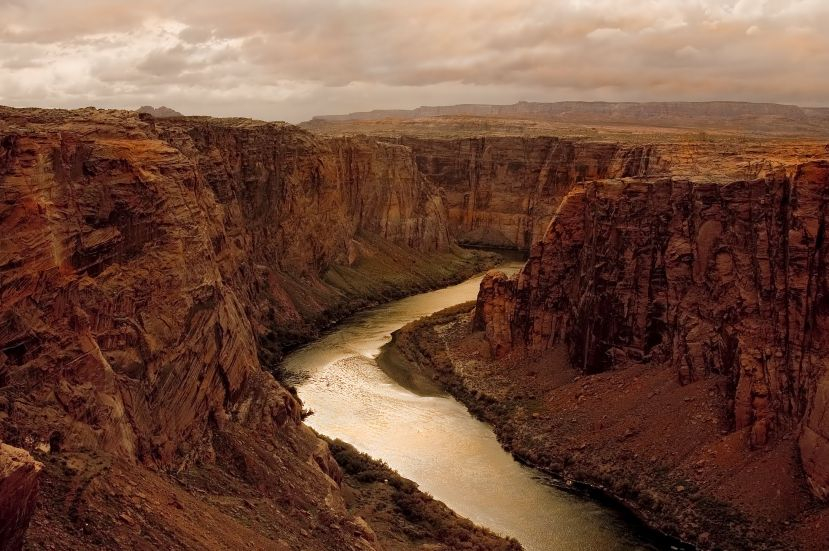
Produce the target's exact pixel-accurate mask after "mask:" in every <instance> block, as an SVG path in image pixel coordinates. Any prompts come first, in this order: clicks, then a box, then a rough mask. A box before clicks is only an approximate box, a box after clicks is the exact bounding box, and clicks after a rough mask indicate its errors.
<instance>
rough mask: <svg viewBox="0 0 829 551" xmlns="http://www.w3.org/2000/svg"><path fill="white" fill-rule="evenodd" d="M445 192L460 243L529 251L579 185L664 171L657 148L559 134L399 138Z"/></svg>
mask: <svg viewBox="0 0 829 551" xmlns="http://www.w3.org/2000/svg"><path fill="white" fill-rule="evenodd" d="M398 143H402V144H404V145H406V146H408V147H410V148H411V149H412V151H413V152H414V154H415V158H416V160H417V166H418V169H419V170H420V172H422V173H423V174H425V175H427V176H428V177H429V178H431V179H432V180H433V181H434V182H436V183H438V184H439V185H440V186H441V188H442V189H443V191H444V194H445V199H446V206H447V209H448V215H449V224H450V228H451V231H452V233H453V234H454V235H455V236H457V238H458V240H459V241H460V242H461V243H465V244H469V245H478V246H488V247H504V248H518V249H523V250H529V248H530V246H531V245H532V244H533V243H535V242H536V241H538V240H539V239H541V237H542V236H543V235H544V230H545V229H546V228H547V225H548V224H549V222H550V219H551V218H552V215H553V213H554V212H555V210H556V208H557V207H558V204H559V202H560V201H561V199H562V198H563V197H564V196H565V195H566V194H567V192H569V191H570V189H571V188H572V187H573V186H574V185H575V184H576V183H577V182H583V181H586V180H596V179H602V178H617V177H618V178H622V177H627V176H644V175H648V174H653V173H658V172H660V171H664V170H665V166H664V163H663V162H661V160H660V158H659V156H658V155H657V153H656V152H655V150H654V148H653V147H650V146H622V145H618V144H614V143H590V142H575V141H570V140H563V139H558V138H547V137H540V138H520V137H482V138H474V139H471V138H469V139H422V138H414V137H403V138H400V139H399V140H398Z"/></svg>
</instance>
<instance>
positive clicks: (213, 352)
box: [0, 108, 474, 549]
mask: <svg viewBox="0 0 829 551" xmlns="http://www.w3.org/2000/svg"><path fill="white" fill-rule="evenodd" d="M0 198H2V202H0V236H2V237H0V240H2V248H1V249H0V388H2V391H1V392H2V397H3V399H4V403H5V404H6V405H7V406H6V407H5V408H4V409H5V413H4V415H3V416H2V419H0V438H2V440H3V441H6V442H9V443H11V444H13V445H16V446H20V447H23V448H25V449H27V450H38V453H40V454H41V457H43V458H46V459H48V462H47V474H48V476H47V480H48V483H47V487H46V491H45V494H46V499H47V500H48V499H52V500H54V501H53V502H52V503H51V504H50V506H49V507H44V510H43V513H42V514H43V515H45V518H41V519H40V520H37V519H36V523H37V526H38V530H39V531H38V534H39V535H38V536H37V537H40V538H43V540H42V541H41V542H43V541H48V540H50V539H51V538H50V536H49V534H50V532H49V530H57V532H56V533H57V534H63V533H70V534H75V535H74V536H73V538H75V539H72V538H66V539H63V540H61V545H62V546H63V547H65V548H73V547H76V548H77V547H83V546H84V545H90V544H95V545H100V546H103V547H107V546H114V547H117V546H118V545H121V544H123V543H124V542H126V541H129V540H130V538H131V537H132V536H131V535H130V534H132V533H134V531H135V530H136V529H139V531H140V530H141V529H143V530H145V531H147V533H149V534H155V535H156V536H155V537H156V538H157V539H156V540H155V543H156V544H158V545H184V546H197V547H198V546H200V545H203V544H205V541H204V540H203V539H200V538H204V537H205V536H204V535H203V534H202V535H200V534H201V532H200V530H202V531H207V532H210V531H211V530H213V532H211V534H212V536H211V537H216V538H219V539H218V540H216V542H218V543H216V545H219V546H221V545H227V546H230V547H233V546H236V545H238V544H239V542H248V541H250V542H253V543H254V544H255V545H261V546H268V545H270V546H273V545H276V547H277V548H281V547H280V546H283V547H284V546H287V545H288V543H291V541H292V538H293V540H296V541H305V542H306V543H304V544H303V545H304V548H307V549H316V548H319V549H335V548H336V549H340V548H342V549H358V548H359V549H363V548H373V547H374V546H375V543H372V538H371V537H370V534H368V533H366V531H365V530H362V529H361V528H360V524H359V522H358V523H357V524H355V521H354V520H353V519H352V518H351V517H350V516H349V514H348V513H347V511H346V509H345V506H344V503H343V500H342V497H341V496H340V494H339V491H338V488H337V485H338V483H339V477H340V473H339V469H338V467H337V465H336V462H335V461H333V460H332V459H331V458H330V456H329V454H328V451H327V448H326V447H325V446H324V445H323V444H321V443H320V441H319V440H317V438H316V437H315V435H313V434H312V433H311V431H310V430H309V429H307V428H306V427H305V426H304V425H303V424H302V423H301V420H300V410H301V404H300V402H299V401H298V399H297V398H296V397H295V396H294V395H292V394H291V393H290V392H289V391H288V390H286V389H284V388H283V387H282V386H280V385H279V383H278V382H277V381H276V380H275V379H274V378H273V377H272V376H271V375H269V374H267V373H266V372H264V371H263V369H262V368H263V367H270V365H268V364H269V363H270V362H271V361H273V360H275V359H276V358H278V356H279V354H280V353H281V350H282V349H283V347H284V346H285V345H286V344H289V341H290V339H294V340H295V339H299V338H307V337H308V336H309V335H311V334H312V333H313V331H312V324H313V325H319V324H324V323H326V322H328V321H330V320H331V319H335V318H336V317H337V316H339V315H342V314H343V313H345V312H348V311H352V310H353V309H355V308H357V307H359V306H361V305H364V304H367V303H370V302H372V301H376V300H379V299H381V298H382V297H383V296H393V295H394V294H396V293H397V294H399V293H401V292H405V290H406V289H416V288H422V287H427V286H430V285H435V284H436V283H438V282H440V281H441V280H442V279H446V278H448V277H450V276H452V275H453V270H454V271H455V272H458V271H459V270H461V269H462V268H463V267H464V266H465V265H467V264H470V263H472V261H473V260H474V259H468V258H462V257H459V256H457V255H456V254H454V252H453V251H454V249H452V247H451V244H450V239H449V234H448V230H447V225H446V221H445V214H444V207H443V204H442V200H441V198H440V197H439V196H438V195H437V194H436V193H435V190H434V188H433V187H432V185H431V184H430V183H429V182H428V180H427V179H426V178H425V177H424V176H422V175H421V174H420V173H419V172H418V171H417V169H416V167H415V165H414V162H413V159H412V157H411V155H410V154H409V152H408V150H406V148H404V147H402V146H396V145H391V144H385V143H378V142H376V141H374V140H370V139H362V140H360V139H355V140H319V139H316V138H314V137H312V136H311V135H309V134H307V133H306V132H304V131H302V130H299V129H297V128H295V127H292V126H290V125H284V124H267V123H258V122H252V121H244V120H224V121H217V120H210V119H203V120H202V119H187V120H185V119H176V120H154V119H152V118H150V117H147V116H144V115H137V114H134V113H128V112H118V111H96V110H93V109H87V110H80V111H72V112H63V111H40V110H15V109H5V108H3V109H2V110H0ZM437 255H441V256H439V257H438V256H437ZM438 258H439V260H440V262H439V264H442V265H443V266H441V267H439V268H436V267H434V266H433V265H432V263H431V261H434V262H435V263H438V262H437V260H438ZM447 262H448V264H447ZM286 335H287V336H286ZM257 342H259V343H260V345H261V346H257ZM263 351H264V355H263ZM44 460H45V459H44ZM144 465H150V466H153V467H154V468H155V469H156V470H154V471H148V470H146V469H144V468H143V467H142V466H144ZM194 469H195V471H194ZM170 472H175V473H178V475H177V476H179V477H181V478H187V477H188V476H190V477H196V475H194V474H193V473H194V472H195V473H199V472H201V473H209V476H207V475H206V474H205V475H204V476H202V477H201V478H199V477H196V478H198V480H196V481H195V482H193V483H194V484H196V483H197V484H201V486H200V487H202V491H205V490H204V484H208V480H214V479H215V480H223V481H224V482H223V484H222V485H221V486H220V488H217V487H213V488H212V489H211V491H215V492H218V493H219V495H221V492H223V491H224V492H227V493H228V495H226V496H225V498H226V499H227V500H228V501H229V502H233V503H238V502H239V500H240V499H241V498H242V494H244V493H245V492H248V493H249V494H250V495H256V496H259V497H262V496H263V495H264V497H266V498H271V499H273V498H275V497H279V496H282V499H289V500H294V502H295V506H294V507H295V508H297V510H298V511H303V513H302V516H301V517H299V518H298V517H296V516H293V517H288V518H283V519H281V520H279V521H278V522H276V521H274V522H273V523H272V524H269V525H261V526H257V528H256V530H255V531H252V530H251V529H249V528H245V527H244V526H243V524H245V525H249V523H242V524H240V523H239V522H235V521H234V519H233V518H231V516H232V515H229V513H227V512H223V511H219V510H218V509H217V505H218V502H217V501H214V502H213V503H212V504H206V503H201V504H200V505H199V504H198V503H196V502H194V500H193V498H192V497H191V496H190V495H189V494H187V495H185V494H184V493H183V492H182V491H181V490H180V489H178V490H177V489H176V488H174V487H171V486H170V480H169V479H167V478H164V476H157V475H156V474H153V473H162V474H163V473H170ZM276 473H278V474H276ZM133 477H137V478H141V479H143V480H145V484H144V486H143V492H144V493H145V494H147V495H145V496H144V498H143V499H139V498H140V493H141V492H139V494H136V491H135V490H132V491H131V490H130V489H129V480H130V479H131V478H133ZM194 480H195V479H194ZM227 488H236V490H234V491H235V492H236V493H235V494H233V493H232V492H231V490H229V489H227ZM66 495H69V497H65V496H66ZM136 495H138V496H139V497H136ZM166 495H173V496H178V497H174V498H173V499H174V500H178V501H176V502H175V503H178V505H176V507H172V508H171V507H169V506H168V504H167V503H166V501H165V502H162V501H163V500H166V499H168V498H167V497H164V496H166ZM215 499H216V500H218V499H220V498H218V497H217V498H215ZM130 500H138V501H137V502H133V503H130ZM297 500H298V501H297ZM182 501H187V503H186V505H187V506H186V507H185V506H184V505H182V503H181V502H182ZM196 501H197V500H196ZM203 501H204V500H203ZM206 501H210V500H206ZM113 502H115V503H117V504H118V505H113ZM297 503H299V504H297ZM174 505H175V504H174ZM197 505H198V506H197ZM165 507H166V508H165ZM64 508H68V509H66V510H64ZM252 508H255V507H253V506H252ZM291 508H292V507H290V506H285V507H283V508H282V509H277V510H276V511H275V512H274V510H273V507H272V506H271V510H267V508H266V514H265V516H264V517H262V514H261V511H260V512H259V513H257V514H256V515H255V517H254V519H258V520H251V521H250V522H251V523H254V524H255V523H256V522H260V524H261V522H262V521H261V519H262V518H272V517H273V515H275V514H277V513H278V514H283V513H284V512H287V511H289V510H290V509H291ZM122 509H125V510H127V511H134V512H137V513H136V514H138V515H139V516H138V517H135V516H131V515H133V513H129V512H127V513H125V514H126V515H127V516H128V517H129V518H126V519H124V518H121V519H120V520H118V519H117V518H115V519H113V511H120V510H122ZM169 509H172V510H173V512H174V513H175V511H176V510H182V509H183V510H185V512H186V514H187V515H188V516H187V518H184V519H182V518H179V517H180V516H181V515H179V514H178V513H176V515H177V516H174V517H171V516H170V513H169V511H168V510H169ZM269 515H270V516H269ZM62 524H65V526H64V528H63V529H58V528H57V527H59V526H61V525H62ZM363 524H364V523H363ZM200 525H201V526H200ZM308 525H313V526H319V527H320V528H319V530H318V533H315V534H314V536H313V537H312V536H309V535H307V533H306V535H303V532H305V528H304V527H305V526H308ZM194 526H195V527H196V528H195V529H194ZM223 526H224V527H226V528H222V527H223ZM138 527H140V528H138ZM218 533H221V535H217V534H218ZM286 540H287V543H286ZM280 541H281V543H280ZM268 542H270V543H268Z"/></svg>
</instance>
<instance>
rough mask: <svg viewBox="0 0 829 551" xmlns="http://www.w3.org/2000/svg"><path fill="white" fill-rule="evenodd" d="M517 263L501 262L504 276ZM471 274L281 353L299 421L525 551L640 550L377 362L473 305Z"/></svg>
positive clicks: (443, 398) (456, 409)
mask: <svg viewBox="0 0 829 551" xmlns="http://www.w3.org/2000/svg"><path fill="white" fill-rule="evenodd" d="M520 267H521V264H520V263H518V262H509V263H507V264H505V265H503V266H501V269H502V270H503V271H505V272H507V273H510V272H513V273H514V272H515V271H517V270H518V269H519V268H520ZM480 280H481V277H476V278H473V279H470V280H468V281H466V282H464V283H461V284H460V285H455V286H452V287H448V288H445V289H441V290H439V291H434V292H430V293H423V294H420V295H416V296H413V297H409V298H405V299H402V300H398V301H395V302H392V303H389V304H386V305H383V306H379V307H377V308H372V309H371V310H367V311H364V312H361V313H359V314H357V315H355V316H353V317H352V318H350V319H349V320H347V321H345V322H343V323H341V324H340V325H339V326H337V328H336V329H335V330H334V331H332V332H331V333H329V334H327V335H326V336H324V337H323V338H321V339H319V340H318V341H316V342H314V343H311V344H310V345H308V346H306V347H304V348H301V349H299V350H297V351H296V352H294V353H293V354H291V355H289V356H288V357H287V358H286V359H285V362H284V367H285V370H286V372H287V373H289V374H291V377H292V378H293V379H294V380H295V381H296V382H297V389H298V391H299V395H300V397H301V398H302V400H303V401H304V403H305V405H306V406H307V407H309V408H311V409H312V410H314V412H315V413H314V415H312V416H311V417H309V418H308V420H307V422H308V424H309V425H311V426H312V427H313V428H314V429H316V430H317V431H319V432H320V433H322V434H325V435H327V436H330V437H334V438H340V439H341V440H344V441H346V442H348V443H350V444H353V445H354V446H355V447H357V449H359V450H360V451H363V452H366V453H368V454H369V455H371V456H372V457H375V458H379V459H382V460H384V461H385V462H386V463H388V464H389V466H391V467H392V468H394V469H395V470H397V471H398V472H399V473H400V474H401V475H403V476H404V477H406V478H409V479H411V480H413V481H415V482H417V483H418V485H419V486H420V488H421V489H422V490H424V491H426V492H428V493H430V494H432V495H433V496H434V497H435V498H437V499H439V500H441V501H443V502H444V503H446V504H447V505H448V506H449V507H451V508H452V509H454V510H455V511H457V512H458V513H460V514H461V515H463V516H465V517H467V518H469V519H471V520H473V521H474V522H476V523H478V524H480V525H483V526H486V527H488V528H490V529H492V530H493V531H495V532H497V533H500V534H504V535H509V536H513V537H514V538H516V539H517V540H518V541H520V542H521V543H522V545H523V546H524V548H525V549H526V550H527V551H547V550H559V549H561V550H571V549H575V550H597V551H598V550H602V551H605V550H616V549H618V550H621V549H645V548H648V549H650V548H651V547H650V546H646V545H645V544H644V543H642V542H641V541H640V540H639V539H637V536H636V534H635V532H634V531H633V530H631V528H630V527H629V526H628V525H626V524H625V522H623V521H622V520H621V519H620V518H619V516H618V515H617V514H616V513H615V512H613V511H611V510H608V509H606V508H604V507H601V506H599V505H597V504H596V503H594V502H591V501H589V500H586V499H584V498H581V497H579V496H575V495H572V494H569V493H567V492H564V491H562V490H560V489H557V488H554V487H551V486H550V485H549V484H548V482H547V480H545V478H544V477H543V476H541V475H539V474H538V473H537V472H535V471H533V470H532V469H529V468H527V467H524V466H522V465H520V464H518V463H516V462H515V461H514V460H513V459H512V456H510V455H509V454H508V453H507V452H505V451H504V450H503V449H502V448H501V446H500V445H499V444H498V442H497V441H496V439H495V435H494V433H493V431H492V429H491V428H490V427H489V426H488V425H486V424H484V423H481V422H480V421H477V420H476V419H474V418H473V417H472V416H471V415H470V414H469V413H468V412H467V410H466V408H465V407H464V406H463V405H461V404H460V403H459V402H457V401H455V400H454V399H453V398H452V397H450V396H448V395H445V394H442V395H436V396H419V395H417V394H414V393H412V392H410V391H408V390H406V389H405V388H403V387H402V386H400V385H398V384H397V383H396V382H394V381H393V380H392V379H391V378H389V377H388V376H387V375H386V374H385V373H384V372H383V371H382V370H381V369H380V368H379V367H378V365H377V363H376V361H375V358H376V357H377V355H378V354H379V352H380V348H381V347H382V346H383V345H384V344H385V343H387V342H388V341H389V340H390V338H391V336H390V335H391V333H392V332H393V331H395V330H396V329H398V328H400V327H402V326H403V325H405V324H406V323H408V322H410V321H412V320H415V319H418V318H420V317H423V316H425V315H428V314H431V313H433V312H435V311H438V310H441V309H443V308H447V307H449V306H453V305H455V304H459V303H461V302H466V301H469V300H473V299H474V298H475V296H476V295H477V292H478V286H479V284H480Z"/></svg>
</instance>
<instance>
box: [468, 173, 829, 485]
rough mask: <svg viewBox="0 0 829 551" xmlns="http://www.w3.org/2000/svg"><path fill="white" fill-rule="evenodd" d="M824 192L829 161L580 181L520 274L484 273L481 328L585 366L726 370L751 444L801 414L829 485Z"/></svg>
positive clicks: (818, 472) (790, 425)
mask: <svg viewBox="0 0 829 551" xmlns="http://www.w3.org/2000/svg"><path fill="white" fill-rule="evenodd" d="M828 201H829V163H826V162H813V163H809V164H805V165H802V166H800V167H798V168H797V170H796V171H795V172H794V173H792V174H790V175H787V174H786V173H785V172H782V171H781V172H778V173H776V174H771V175H769V176H767V177H765V178H764V179H761V180H756V181H750V182H746V181H738V182H733V183H726V184H722V183H699V182H690V181H686V180H678V179H672V178H665V179H644V180H642V179H626V180H609V181H597V182H589V183H586V184H585V185H582V186H577V187H576V188H574V189H573V190H572V191H571V192H570V193H569V194H568V195H567V197H566V198H565V199H564V200H563V202H562V203H561V206H560V208H559V210H558V212H557V213H556V215H555V218H554V219H553V221H552V223H551V224H550V226H549V228H548V230H547V233H546V235H545V236H544V239H543V240H542V242H540V243H539V244H537V245H536V246H534V247H533V250H532V253H531V256H530V259H529V261H528V262H527V264H526V266H525V267H524V268H523V270H522V271H521V273H520V274H519V275H518V276H517V278H516V279H513V280H509V279H507V278H505V277H504V276H503V275H501V274H489V275H488V276H487V277H486V278H485V280H484V281H483V282H482V285H481V293H480V295H479V297H478V304H477V308H476V313H475V320H476V324H477V326H478V327H479V328H482V329H485V331H486V335H487V339H488V341H489V343H490V346H491V348H492V351H493V354H495V355H496V356H499V357H500V356H504V355H506V354H507V353H509V352H511V351H514V350H518V351H528V352H530V353H537V352H540V351H543V350H546V349H550V348H552V347H553V346H555V345H557V344H559V343H561V344H566V346H567V348H568V350H569V356H570V360H571V362H572V363H573V364H574V365H575V366H577V367H579V368H580V369H582V370H583V371H585V372H588V373H589V372H598V371H604V370H607V369H612V368H614V367H617V366H620V365H624V363H625V362H637V363H638V362H645V363H647V362H651V363H654V364H666V365H670V366H672V367H673V368H674V369H676V376H677V377H678V379H679V381H680V382H681V383H683V384H687V383H690V382H692V381H695V380H697V379H699V378H702V377H704V376H705V375H707V374H709V373H716V374H726V375H728V376H729V378H730V381H731V385H730V389H729V392H730V394H731V402H730V407H731V411H732V414H733V427H734V428H735V429H743V428H746V430H747V431H748V432H747V433H748V441H749V444H750V445H751V446H752V447H761V446H764V445H765V444H766V443H767V442H768V441H769V440H770V439H772V438H775V437H776V436H782V435H784V434H789V433H792V432H797V431H798V427H799V424H800V423H802V427H803V428H802V431H800V450H801V456H802V462H803V467H804V469H805V471H806V474H807V477H808V480H809V482H810V485H811V487H812V489H813V492H814V493H815V495H817V496H819V497H826V496H827V491H828V490H829V455H827V453H829V440H827V436H828V435H829V424H827V420H826V416H825V415H824V413H825V411H826V409H827V406H829V392H827V388H829V373H827V369H826V367H827V365H829V357H827V356H829V342H827V314H829V309H827V304H829V302H827V300H829V298H827V297H829V288H828V287H827V284H828V283H829V281H827V271H826V265H825V262H826V259H827V250H829V248H827V244H826V239H825V225H826V212H827V211H826V209H827V202H828Z"/></svg>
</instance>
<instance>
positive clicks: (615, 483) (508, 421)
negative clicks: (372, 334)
mask: <svg viewBox="0 0 829 551" xmlns="http://www.w3.org/2000/svg"><path fill="white" fill-rule="evenodd" d="M473 307H474V305H473V304H472V303H467V304H463V305H459V306H456V307H453V308H450V309H447V310H444V311H442V312H438V313H436V314H434V315H432V316H430V317H428V318H424V319H422V320H419V321H416V322H413V323H411V324H409V325H407V326H406V327H404V328H403V329H401V330H400V331H398V332H396V333H395V334H394V337H393V343H392V345H391V346H390V347H387V348H386V349H385V350H384V352H383V355H384V357H390V355H397V358H396V361H397V362H399V361H400V359H401V358H403V359H405V360H406V361H407V365H408V368H409V369H411V370H415V371H417V370H420V373H419V374H418V375H417V376H415V377H414V378H417V377H420V378H424V379H432V380H435V381H437V382H438V383H439V384H440V385H441V386H443V387H444V388H445V389H446V390H447V391H449V392H450V393H451V394H453V395H454V396H455V397H456V398H457V399H459V400H460V401H461V402H463V403H464V404H465V405H466V406H467V407H468V408H469V410H470V411H471V412H472V413H473V414H474V415H476V416H477V417H479V418H480V419H482V420H484V421H487V422H489V423H491V424H492V425H493V427H494V429H495V431H496V434H497V436H498V439H499V441H500V443H501V444H502V445H503V446H504V448H505V449H507V450H509V451H510V452H512V453H513V454H514V455H515V456H516V457H517V458H518V459H519V460H521V461H525V462H526V463H527V464H529V465H532V466H534V467H536V468H538V469H540V470H542V471H544V472H547V473H550V474H552V475H554V476H556V477H558V478H560V479H562V480H564V481H570V483H583V484H587V485H589V486H590V487H593V488H596V489H598V490H600V491H601V492H603V493H605V494H607V495H608V496H611V497H612V498H613V499H615V500H616V501H618V502H619V503H621V504H623V505H624V506H625V507H626V508H628V509H629V510H631V511H632V512H633V513H634V514H635V515H636V516H637V517H639V518H640V519H641V520H642V521H643V522H645V523H646V524H647V525H648V526H650V527H652V528H654V529H655V530H658V531H660V532H663V533H665V534H668V535H670V536H672V537H676V538H679V539H681V540H684V541H690V542H692V543H694V544H695V545H697V546H698V547H699V548H701V549H713V548H717V549H735V550H736V549H792V548H797V549H804V550H815V551H816V550H818V549H823V548H825V544H826V542H827V541H829V515H827V512H826V508H825V507H820V506H819V504H817V503H816V502H815V501H814V500H813V499H812V498H811V496H810V494H809V492H808V490H807V488H806V484H805V480H804V479H803V476H802V474H801V470H800V469H799V467H798V464H797V451H796V441H795V439H793V438H781V439H780V440H779V441H778V442H776V443H774V444H773V445H770V446H769V447H768V448H766V449H762V450H754V451H749V450H747V449H746V444H745V441H746V438H745V434H743V432H742V431H737V432H731V431H729V426H730V420H729V417H728V408H727V403H725V399H724V395H725V388H726V384H727V381H725V380H724V378H723V377H719V376H710V377H708V378H706V379H703V380H702V381H699V382H697V383H694V384H690V385H685V386H681V385H679V383H678V382H677V381H676V377H675V373H674V372H673V371H672V370H669V369H660V368H657V367H652V366H648V365H633V364H632V365H627V366H625V367H624V369H620V370H614V371H609V372H605V373H600V374H597V375H590V376H585V375H581V374H580V373H579V372H577V371H576V370H574V369H572V368H571V367H570V366H569V362H568V361H567V357H566V353H565V352H564V351H563V350H555V349H554V350H551V351H549V352H547V353H545V354H544V355H542V356H540V357H537V358H532V359H529V358H526V357H522V356H520V355H518V354H513V355H509V356H507V357H506V358H503V359H501V360H498V361H494V360H492V359H491V357H490V352H489V347H488V344H487V343H486V341H485V340H484V338H483V335H482V334H481V333H479V332H474V331H472V328H471V311H472V309H473ZM410 378H411V376H410Z"/></svg>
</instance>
